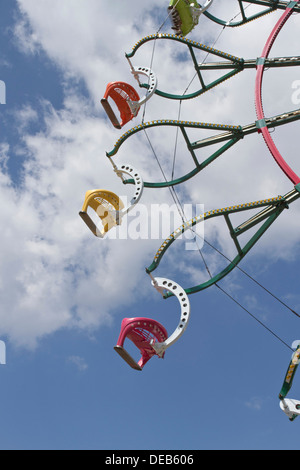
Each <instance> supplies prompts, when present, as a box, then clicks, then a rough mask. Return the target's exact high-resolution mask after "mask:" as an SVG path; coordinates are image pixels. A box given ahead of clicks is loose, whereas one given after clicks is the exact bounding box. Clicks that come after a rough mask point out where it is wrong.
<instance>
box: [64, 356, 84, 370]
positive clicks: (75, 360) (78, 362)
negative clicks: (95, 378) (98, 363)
mask: <svg viewBox="0 0 300 470" xmlns="http://www.w3.org/2000/svg"><path fill="white" fill-rule="evenodd" d="M67 362H69V363H70V364H74V365H75V366H76V367H77V369H78V370H79V371H80V372H83V371H85V370H87V369H88V367H89V366H88V365H87V363H86V362H85V360H84V358H83V357H80V356H70V357H68V359H67Z"/></svg>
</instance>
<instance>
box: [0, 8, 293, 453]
mask: <svg viewBox="0 0 300 470" xmlns="http://www.w3.org/2000/svg"><path fill="white" fill-rule="evenodd" d="M108 3H109V5H108ZM129 3H130V4H131V5H130V6H131V8H128V7H125V6H124V2H121V0H120V1H119V0H117V1H116V2H113V3H112V2H106V1H105V0H101V1H99V0H97V1H96V0H76V1H75V0H72V1H71V0H63V1H61V0H60V1H56V0H55V1H54V0H51V1H50V0H39V1H38V2H37V0H19V1H15V0H10V1H3V0H2V3H1V15H0V25H1V28H0V31H1V32H0V38H1V49H0V70H1V72H0V80H3V81H4V82H5V84H6V104H5V105H1V108H0V112H1V115H0V194H1V199H2V201H3V205H2V214H1V219H2V222H1V224H2V227H3V229H2V231H1V232H2V233H1V235H0V237H1V258H2V262H1V267H0V295H1V309H0V339H1V340H2V341H5V343H6V351H7V363H6V365H3V366H0V375H1V387H0V410H1V431H0V433H1V434H0V436H1V437H0V448H1V449H101V450H115V449H121V450H126V449H149V450H155V449H159V450H162V449H174V450H186V449H193V450H202V449H298V448H299V439H298V437H297V432H295V427H296V428H297V426H299V424H300V421H299V422H298V421H297V420H296V421H295V422H294V423H290V422H289V420H288V418H287V417H286V416H285V415H284V414H283V413H282V412H281V410H280V409H279V401H278V398H277V397H278V393H279V391H280V388H281V384H282V380H283V377H284V373H285V371H286V368H287V366H288V363H289V360H290V357H291V351H290V350H289V349H288V348H287V347H286V346H285V345H283V344H282V343H281V342H280V341H278V340H277V339H276V338H275V337H274V336H272V335H271V334H270V333H269V332H267V331H266V330H265V329H264V328H263V327H262V326H260V325H259V324H258V323H257V322H255V321H254V320H253V319H252V318H251V317H249V315H247V314H246V312H244V311H243V310H242V309H241V308H239V307H238V306H237V305H236V304H235V303H234V302H232V301H230V299H228V298H227V297H226V296H224V294H222V292H220V291H219V290H218V289H217V288H216V287H212V288H210V289H208V290H206V291H203V292H202V293H199V294H197V295H193V296H191V297H190V301H191V320H190V324H189V326H188V328H187V331H186V333H185V334H184V335H183V337H182V338H181V339H180V340H179V341H178V342H177V343H176V344H175V345H174V346H173V347H171V348H170V349H169V350H168V351H167V352H166V355H165V359H164V360H159V359H158V358H157V357H155V358H153V359H152V360H151V361H149V363H148V364H147V365H146V366H145V368H144V370H143V371H142V372H141V373H138V372H135V371H133V370H131V369H130V368H129V367H128V366H127V364H126V363H125V362H123V361H122V360H121V359H120V357H119V356H118V355H117V354H116V353H115V352H114V350H113V347H114V345H115V344H116V341H117V338H118V336H119V330H120V324H121V321H122V319H123V318H124V317H135V316H145V317H149V318H155V319H157V320H158V321H160V322H161V323H162V324H163V325H165V326H166V328H167V330H168V331H169V332H172V328H173V329H174V328H175V327H176V326H177V323H178V321H179V318H178V316H179V314H178V309H177V305H176V300H175V299H168V300H163V299H161V298H160V297H159V296H158V294H157V293H156V292H155V291H154V289H153V288H152V287H151V284H150V279H148V276H147V275H146V274H145V267H146V266H149V265H150V264H151V262H152V259H153V256H154V254H155V252H156V250H157V249H158V248H159V246H160V240H122V239H121V240H113V239H109V238H108V239H106V240H99V239H95V238H94V237H93V236H92V235H91V234H90V233H88V231H87V229H86V227H85V226H84V224H83V223H82V221H81V219H80V217H79V216H78V212H79V210H80V209H81V206H82V204H83V200H84V194H85V191H87V190H88V189H92V188H93V187H106V188H107V189H110V190H112V191H115V192H117V193H118V191H119V194H121V192H122V191H123V192H124V196H127V195H130V188H123V186H121V185H120V183H119V181H118V180H117V179H116V177H115V175H114V174H113V172H112V167H111V165H110V164H109V162H107V159H106V158H105V152H106V151H109V150H111V149H112V148H113V146H114V143H115V142H116V140H117V139H118V138H119V137H120V131H116V130H115V129H113V128H112V126H111V125H110V123H109V122H108V120H107V118H106V116H105V114H104V112H103V110H102V109H101V105H100V99H101V97H102V95H103V93H104V90H105V87H106V84H107V83H108V82H109V81H114V80H121V79H122V80H123V81H128V82H129V81H131V83H133V84H134V82H132V78H131V76H130V71H129V69H128V64H127V62H126V60H125V59H124V52H129V51H130V50H131V48H132V46H133V45H134V44H135V43H136V42H137V40H138V39H140V38H141V37H143V36H145V35H148V34H152V33H153V32H155V31H157V29H158V27H159V26H160V24H161V23H162V22H163V21H164V19H165V17H166V9H165V8H164V7H163V6H162V5H161V3H162V2H161V1H158V0H155V1H153V2H152V3H151V5H150V4H148V5H146V6H145V5H141V2H138V1H137V0H130V2H129ZM215 3H217V2H215ZM236 3H237V2H235V1H233V0H231V8H232V16H233V14H234V13H235V12H237V10H238V9H237V8H236V5H235V4H236ZM227 7H228V1H227V2H225V1H219V5H217V6H215V5H214V12H215V13H216V11H217V10H218V9H220V14H222V11H226V9H227ZM133 12H134V13H133ZM100 16H101V18H102V19H103V22H102V23H101V25H102V26H101V28H99V18H100ZM279 16H280V13H278V12H276V13H274V14H272V15H268V16H267V17H266V18H263V19H260V20H258V21H256V22H252V23H251V24H249V25H246V26H244V27H243V28H238V30H236V29H235V30H229V29H226V30H225V31H223V33H222V35H221V36H220V38H219V39H218V42H217V44H216V47H217V48H219V49H221V50H224V51H225V52H230V53H232V54H235V55H238V56H240V57H244V58H255V57H258V56H259V55H260V53H261V51H262V49H263V46H264V41H265V40H266V39H267V34H268V31H271V29H272V27H273V25H274V24H275V21H276V20H277V18H279ZM297 28H299V18H298V17H297V16H293V17H292V19H291V20H290V23H288V24H287V26H286V27H285V29H284V31H283V32H282V33H281V35H280V41H279V40H278V42H276V44H275V46H274V47H275V49H274V56H279V55H287V56H291V55H296V54H297V55H299V54H298V51H297V47H296V45H294V44H292V45H291V41H290V37H293V34H295V33H294V31H296V32H297V31H298V29H297ZM169 30H170V25H169V23H168V22H167V23H166V25H165V27H164V31H169ZM220 32H221V28H220V27H219V26H218V25H215V24H214V23H212V22H210V21H209V20H208V19H207V18H201V26H200V25H199V27H198V28H197V29H195V30H194V32H193V33H192V34H191V38H193V39H195V40H197V41H200V40H201V42H204V43H206V44H208V45H213V44H214V41H215V39H216V38H218V37H219V34H220ZM249 37H251V38H252V41H251V42H250V41H249ZM172 47H173V46H171V45H165V46H164V47H158V46H157V48H156V51H155V58H154V63H153V67H155V69H156V71H157V73H158V75H159V84H160V87H161V88H162V89H163V88H164V87H165V88H166V87H167V88H168V90H170V91H172V92H173V91H178V90H184V89H185V88H186V86H187V84H188V83H189V82H190V79H191V77H192V76H193V73H194V72H193V69H192V68H191V67H189V65H188V63H187V61H184V62H183V64H184V66H181V64H180V67H178V62H177V61H178V57H180V58H181V60H182V59H183V58H184V57H185V56H184V54H183V53H182V51H177V50H176V52H175V51H173V49H172ZM151 54H152V49H151V47H148V48H147V47H145V51H144V50H142V49H141V51H140V52H139V55H138V56H137V59H136V60H137V62H136V64H137V65H140V64H141V65H144V64H146V65H149V64H150V60H151ZM203 59H204V57H202V58H201V60H203ZM138 61H140V62H138ZM277 73H278V75H277V74H276V72H274V71H269V72H268V74H269V75H268V76H267V78H266V87H265V96H264V98H265V107H266V113H268V114H269V115H275V114H279V113H281V112H284V111H289V110H291V109H295V108H297V106H296V105H295V104H293V103H292V99H291V96H292V90H293V89H292V83H293V82H294V81H295V80H297V79H298V80H299V78H300V77H299V72H298V71H297V70H289V71H286V70H285V71H284V72H282V73H281V71H279V72H277ZM175 78H176V79H175ZM254 78H255V72H254V71H245V72H243V73H242V74H240V75H238V76H237V77H236V78H234V79H232V80H229V81H227V82H226V83H225V84H223V85H221V86H220V87H218V88H217V89H215V90H214V91H213V92H209V93H207V94H206V95H204V96H203V97H200V98H197V100H195V101H189V102H188V103H184V105H183V107H182V118H183V119H190V120H201V121H206V122H224V123H228V124H241V125H244V124H248V123H251V122H253V121H254V120H255V108H254ZM194 86H196V85H194ZM274 96H275V97H276V99H274ZM177 115H178V103H176V102H169V101H167V100H163V99H162V98H159V97H157V96H155V97H153V98H152V99H151V101H149V103H148V105H147V118H146V120H151V119H159V118H170V119H176V117H177ZM138 122H139V121H136V123H138ZM136 123H133V122H132V123H131V124H130V125H128V126H126V128H125V130H128V129H129V128H130V127H131V125H135V124H136ZM298 127H299V124H298V123H296V124H293V125H291V126H289V127H288V128H287V127H285V128H284V129H280V130H276V134H275V135H276V138H277V139H278V144H279V145H280V148H281V149H282V152H283V153H285V155H287V159H289V161H290V163H291V164H292V165H293V167H294V168H295V170H298V172H299V170H300V166H299V162H298V161H297V155H296V152H294V151H293V150H294V149H295V148H296V149H297V147H298V144H297V138H296V136H297V129H298ZM164 132H165V131H164V130H163V129H161V133H160V131H156V133H155V132H154V131H153V133H151V139H152V142H153V145H154V147H155V148H156V149H157V150H158V152H159V155H160V157H161V158H162V162H163V165H164V169H165V171H166V172H169V173H168V174H170V172H171V158H172V156H173V148H174V142H175V134H174V132H173V134H172V135H171V137H166V135H165V134H164ZM198 138H201V136H199V137H198V134H197V136H196V139H198ZM179 145H181V146H180V147H179V148H180V152H179V156H178V162H177V165H178V167H177V168H176V171H178V173H180V171H183V170H184V169H186V165H187V163H186V160H185V156H186V155H185V154H184V146H183V145H182V144H179ZM117 159H118V160H117ZM118 161H120V162H123V161H124V162H130V163H132V164H133V165H134V166H135V167H136V168H138V169H139V170H140V171H141V173H142V174H143V177H144V179H145V180H155V178H156V177H160V175H159V172H158V170H157V167H156V162H155V159H154V157H153V154H152V153H151V149H149V146H148V145H147V142H145V140H143V138H142V137H141V136H134V137H132V138H130V139H128V141H127V142H126V143H125V144H124V146H123V147H122V148H121V150H120V151H119V154H118V156H117V157H116V162H118ZM188 165H190V163H188ZM120 188H121V189H120ZM290 189H291V186H290V183H289V181H287V179H286V178H285V177H284V175H283V174H282V173H281V172H280V170H279V169H278V167H277V166H276V165H275V163H274V162H273V160H272V158H271V157H270V155H269V153H268V151H267V149H266V148H265V145H264V142H263V141H262V139H261V138H260V136H252V137H247V138H245V139H244V140H243V141H242V142H240V143H239V144H238V145H237V146H236V147H235V148H234V149H232V151H230V152H228V155H226V157H223V158H222V159H220V161H218V162H216V163H215V164H213V165H211V167H209V168H208V169H207V170H206V171H205V172H203V175H202V174H201V175H198V176H197V177H196V178H194V179H193V180H191V181H190V182H188V183H186V184H184V185H183V186H182V187H180V188H178V194H179V197H180V198H181V200H182V201H183V202H190V201H192V202H194V201H196V202H197V203H199V204H200V203H201V204H204V205H205V208H207V209H212V208H220V207H224V206H226V205H228V204H234V203H242V202H248V201H252V200H257V199H262V198H264V197H271V196H275V195H278V194H285V193H287V192H288V191H289V190H290ZM125 193H126V194H125ZM141 202H142V203H144V204H145V205H146V206H147V207H149V205H150V204H152V203H156V204H158V203H162V202H165V203H166V204H172V203H173V201H172V199H171V197H170V194H169V192H168V191H167V190H161V191H159V190H154V191H153V190H145V192H144V195H143V200H142V201H141ZM137 215H139V212H135V216H137ZM135 216H134V213H133V215H131V216H130V218H129V220H130V222H131V223H132V224H133V223H134V217H135ZM299 220H300V219H299V204H297V202H295V204H293V205H292V206H291V208H290V210H289V211H286V212H285V213H284V214H283V215H282V216H281V217H280V218H279V220H278V221H277V222H276V224H275V225H274V226H273V227H272V228H271V229H270V231H269V232H268V233H267V234H266V235H265V236H264V237H263V238H262V240H261V241H260V242H259V244H258V245H257V246H256V247H255V248H254V249H253V250H252V251H251V252H250V253H249V255H248V256H247V257H246V258H245V259H244V260H243V262H242V264H241V267H243V269H245V270H246V271H247V272H248V273H249V274H251V275H252V276H253V277H255V278H256V279H257V280H258V281H259V282H260V283H261V284H262V285H264V286H265V287H266V288H268V289H270V290H271V291H272V292H274V293H275V294H276V295H277V296H278V297H280V298H281V299H283V300H284V301H285V302H286V303H288V304H289V305H290V306H291V307H292V308H293V309H295V310H296V311H298V312H299V311H300V296H299V268H298V259H299V247H300V244H299V242H300V239H299ZM151 222H152V223H153V221H151ZM175 228H176V227H175ZM205 235H206V237H207V239H208V240H210V241H212V240H213V242H214V243H215V244H216V245H217V246H218V248H220V249H221V250H222V251H224V252H225V253H226V254H227V255H228V256H229V257H230V256H232V253H233V252H232V247H231V245H230V244H229V241H228V237H227V238H226V237H225V231H224V227H222V226H221V225H220V226H219V225H217V224H216V225H215V224H212V226H210V225H209V224H207V226H205ZM204 251H205V250H204ZM194 253H195V255H194ZM205 256H207V260H208V262H209V263H210V267H211V269H217V268H218V266H219V263H220V261H219V260H218V259H217V257H216V256H215V254H214V253H210V252H209V250H208V252H207V254H205ZM155 274H157V275H158V276H160V277H167V278H170V279H174V280H176V281H177V282H178V283H180V284H181V285H182V286H183V287H189V286H190V285H191V283H193V282H197V279H199V277H200V279H202V278H203V276H204V274H205V269H204V268H203V264H202V262H201V259H200V257H198V255H197V254H196V252H193V253H192V258H191V256H190V255H188V254H187V253H186V252H185V251H184V246H183V243H181V244H180V243H178V246H177V248H176V247H175V246H173V247H172V248H171V249H170V250H169V252H168V256H167V255H166V259H163V260H162V262H161V265H160V266H159V268H158V270H157V273H156V272H155ZM220 285H221V286H222V287H223V288H224V289H226V291H228V292H229V293H230V294H232V295H233V296H234V297H235V298H237V299H238V301H239V302H241V303H242V304H243V305H244V306H245V307H246V308H247V309H249V311H251V313H252V314H253V315H255V316H256V317H257V318H258V319H259V320H260V321H261V322H263V323H265V324H266V325H267V326H268V327H269V328H270V329H271V330H272V331H274V332H275V333H276V334H277V335H278V336H280V338H282V339H283V340H284V341H285V342H286V343H287V344H289V345H291V344H292V342H293V341H294V340H297V339H300V334H299V320H298V319H297V318H296V317H295V316H293V315H292V314H291V313H290V312H289V311H288V310H286V309H284V308H283V307H282V305H280V304H279V303H278V302H277V301H276V300H274V299H273V298H271V297H270V296H268V295H267V294H266V293H265V292H264V291H263V290H262V289H260V288H259V287H258V286H257V285H256V284H254V283H253V282H252V281H250V280H249V279H248V278H247V277H245V276H244V275H243V274H242V273H241V272H240V271H238V270H236V271H235V272H234V273H232V274H231V275H230V276H228V277H227V278H226V279H225V280H224V281H222V282H221V283H220ZM298 391H299V378H298V377H296V378H295V382H294V386H293V390H292V392H291V393H290V396H291V398H299V396H298ZM299 393H300V392H299Z"/></svg>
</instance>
